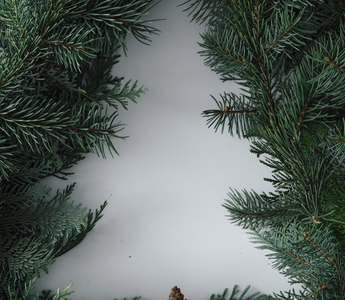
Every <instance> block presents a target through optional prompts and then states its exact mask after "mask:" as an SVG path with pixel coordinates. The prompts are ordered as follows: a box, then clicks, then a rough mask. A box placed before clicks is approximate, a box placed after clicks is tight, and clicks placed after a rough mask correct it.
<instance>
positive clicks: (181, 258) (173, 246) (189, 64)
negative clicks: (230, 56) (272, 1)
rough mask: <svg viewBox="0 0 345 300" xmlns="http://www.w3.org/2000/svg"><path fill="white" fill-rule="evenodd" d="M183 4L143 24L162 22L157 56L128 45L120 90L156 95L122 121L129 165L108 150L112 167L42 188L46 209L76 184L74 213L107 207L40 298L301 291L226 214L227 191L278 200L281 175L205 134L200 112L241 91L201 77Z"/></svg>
mask: <svg viewBox="0 0 345 300" xmlns="http://www.w3.org/2000/svg"><path fill="white" fill-rule="evenodd" d="M180 3H183V0H179V1H171V0H163V1H162V2H161V3H159V4H158V5H157V6H155V7H154V8H153V9H152V10H151V11H150V13H149V15H147V16H145V18H144V19H146V20H152V19H161V18H165V19H166V20H164V21H159V22H154V23H152V24H151V25H152V26H153V27H155V28H158V29H159V30H161V33H160V35H159V36H156V35H152V36H151V39H152V44H151V46H146V45H143V44H141V43H139V42H138V41H137V40H136V39H135V38H134V37H133V36H132V35H128V36H127V40H126V41H127V45H128V54H127V55H128V56H127V57H126V56H125V55H122V56H121V57H120V58H119V63H118V64H117V65H116V66H115V67H114V68H113V70H112V75H113V77H115V76H118V77H122V76H124V77H125V79H124V81H123V83H125V82H127V81H128V80H129V79H132V83H133V82H134V81H135V80H138V87H140V86H142V85H144V86H145V87H147V88H148V89H149V91H148V92H147V93H146V94H145V95H143V96H141V97H140V98H139V99H137V100H138V103H137V104H135V103H130V104H129V109H128V111H126V110H124V109H122V108H121V109H120V110H119V117H117V118H116V120H117V121H122V122H123V123H125V124H128V125H127V126H126V128H125V129H124V130H123V131H122V132H121V133H122V134H123V135H130V137H129V138H128V139H126V140H115V139H113V140H112V142H113V144H114V146H115V148H116V149H117V151H118V152H119V154H120V156H117V155H116V154H114V158H112V157H111V155H110V153H109V151H108V149H107V148H106V150H105V151H106V159H103V158H102V157H98V156H97V155H96V154H92V153H90V154H88V155H87V156H86V159H85V160H83V161H81V162H79V163H78V165H77V166H74V167H73V168H71V169H69V170H68V171H67V172H74V173H75V174H74V175H70V176H68V181H62V180H59V179H57V178H54V177H53V178H48V179H45V180H42V181H41V184H43V185H47V186H50V187H52V192H51V194H50V198H49V199H47V200H50V199H51V198H52V197H53V196H54V195H55V194H56V190H57V189H59V191H60V192H62V191H63V190H64V189H65V188H66V187H67V185H70V184H72V183H74V182H76V186H75V189H74V191H73V193H72V196H71V198H70V200H69V201H70V202H71V201H74V205H77V204H79V203H82V208H84V207H87V210H86V212H88V210H89V209H91V210H92V211H93V212H95V210H96V209H99V207H100V205H101V204H103V203H104V201H105V200H107V202H108V205H107V206H106V208H105V210H104V211H103V217H102V219H101V220H100V221H99V222H98V223H97V224H96V226H95V228H94V229H93V230H92V231H91V232H90V233H89V234H88V235H87V236H86V238H85V239H84V240H83V242H82V243H80V244H79V245H78V246H77V247H76V248H74V249H73V250H71V251H69V252H68V253H66V254H64V255H63V256H61V257H59V258H57V259H56V261H55V263H54V264H53V265H51V266H49V267H48V270H49V274H48V275H46V274H45V273H44V272H43V271H41V278H37V279H36V282H35V287H36V288H35V289H34V290H33V292H35V293H37V292H41V291H42V290H43V289H45V290H48V289H51V290H52V292H54V293H55V292H56V290H57V288H59V287H60V288H63V287H65V286H66V285H68V284H70V283H73V285H72V287H71V288H70V289H69V290H68V291H75V292H74V293H73V294H71V295H70V296H67V299H69V300H76V299H80V300H81V299H82V300H95V299H97V300H111V299H115V298H117V299H119V300H122V299H123V298H126V297H127V298H128V299H132V298H133V297H135V296H142V300H164V299H168V298H169V294H170V291H171V288H172V287H174V286H175V285H177V286H178V287H179V288H181V291H182V293H183V294H184V296H185V298H186V299H188V300H206V299H210V296H211V294H222V292H223V291H224V289H225V288H228V289H229V291H228V297H229V296H230V294H231V291H232V288H233V286H234V285H235V284H237V285H238V287H239V290H240V293H242V291H243V290H244V289H245V288H246V287H247V286H248V285H251V288H250V289H249V291H248V293H247V296H249V295H251V294H253V293H255V292H260V293H264V294H272V293H273V292H276V293H279V292H280V291H288V290H289V289H292V288H295V289H296V290H299V286H297V285H294V286H290V284H289V283H288V279H287V278H285V277H283V276H282V275H281V274H279V272H278V271H277V270H275V269H273V268H272V266H271V265H272V262H273V260H271V259H269V258H268V257H266V256H265V255H266V254H269V253H271V252H270V251H264V250H259V249H256V248H255V247H256V246H259V245H258V244H253V243H251V241H250V239H249V237H250V235H248V234H246V232H248V231H249V230H243V229H242V228H241V227H238V226H236V225H234V224H232V223H231V222H230V221H229V220H228V217H226V215H227V214H228V212H227V211H226V209H225V208H223V207H222V206H221V205H222V204H223V203H224V202H225V200H224V199H230V198H229V197H228V196H227V193H228V192H229V191H230V189H229V187H231V188H232V189H236V190H237V191H239V192H241V191H242V190H243V189H246V190H247V191H250V190H251V189H253V190H254V191H256V192H258V193H261V192H262V191H265V192H266V193H268V192H269V191H275V190H274V189H273V187H272V185H271V183H269V182H266V181H264V180H263V178H264V177H267V178H272V176H271V175H272V173H271V171H272V169H270V168H268V167H266V166H265V165H264V164H262V163H260V161H259V159H258V158H257V157H256V155H255V154H252V153H250V151H249V150H250V145H251V142H250V141H248V140H247V139H243V138H242V139H239V138H238V137H237V136H236V134H235V135H234V137H231V136H230V134H228V133H227V132H226V131H224V133H223V134H221V132H220V131H219V132H216V133H215V131H214V129H213V128H208V127H207V125H206V118H204V117H202V116H201V113H202V111H203V110H206V109H214V108H216V105H215V103H214V100H213V99H212V98H211V96H210V95H213V96H214V97H215V98H217V99H218V100H220V99H221V98H220V96H219V94H223V93H224V92H233V93H236V94H237V95H240V93H243V91H242V90H240V87H241V86H239V85H238V84H236V83H235V82H227V83H222V81H221V80H220V79H219V78H220V77H219V75H217V74H216V73H215V72H213V71H211V69H210V68H208V67H206V66H204V57H202V56H200V55H199V54H198V53H197V52H198V51H201V50H204V49H203V48H201V47H200V46H199V45H198V44H197V42H202V39H201V37H200V35H199V34H200V33H203V32H204V29H205V27H204V24H205V23H203V24H202V25H200V24H196V23H195V22H194V21H193V22H192V23H190V21H191V19H192V16H188V14H189V12H190V10H189V11H186V12H183V10H184V9H185V8H187V7H188V6H189V5H188V4H187V5H184V6H182V7H177V5H178V4H180ZM120 53H123V52H122V50H121V51H120ZM109 87H110V86H109ZM113 111H114V109H113V108H111V107H110V108H109V109H108V116H109V115H111V113H112V112H113ZM234 132H236V131H235V130H234ZM264 158H265V157H264V156H261V157H260V159H262V160H263V159H264ZM241 193H242V192H241ZM242 194H243V193H242ZM86 212H85V213H86ZM240 293H239V294H238V295H237V297H239V295H240Z"/></svg>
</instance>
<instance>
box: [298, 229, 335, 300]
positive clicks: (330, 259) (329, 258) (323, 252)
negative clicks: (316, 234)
mask: <svg viewBox="0 0 345 300" xmlns="http://www.w3.org/2000/svg"><path fill="white" fill-rule="evenodd" d="M303 235H304V237H305V238H306V239H307V241H308V242H309V243H310V244H312V245H313V246H314V247H315V248H316V249H317V250H319V251H320V252H322V254H324V255H325V256H326V257H327V259H328V260H329V261H330V262H331V263H332V264H333V266H334V268H335V270H336V271H337V275H338V278H339V282H341V281H340V274H339V271H338V269H337V266H336V265H335V263H334V262H333V260H332V258H331V257H330V256H329V255H328V254H327V253H326V252H325V251H323V250H322V249H321V248H320V247H319V246H317V245H316V244H315V243H314V242H313V241H312V240H311V239H310V238H309V236H308V234H307V233H306V232H304V233H303ZM340 299H342V294H341V289H340Z"/></svg>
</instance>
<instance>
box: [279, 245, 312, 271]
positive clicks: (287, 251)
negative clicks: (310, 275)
mask: <svg viewBox="0 0 345 300" xmlns="http://www.w3.org/2000/svg"><path fill="white" fill-rule="evenodd" d="M284 251H285V252H286V253H288V254H289V255H291V256H292V257H293V258H295V259H297V260H298V261H300V262H302V263H304V264H305V265H307V266H308V267H310V265H309V264H308V263H307V262H306V261H305V260H303V259H300V258H299V257H297V256H296V255H295V254H292V253H291V252H290V251H289V250H287V249H284ZM314 269H316V268H314Z"/></svg>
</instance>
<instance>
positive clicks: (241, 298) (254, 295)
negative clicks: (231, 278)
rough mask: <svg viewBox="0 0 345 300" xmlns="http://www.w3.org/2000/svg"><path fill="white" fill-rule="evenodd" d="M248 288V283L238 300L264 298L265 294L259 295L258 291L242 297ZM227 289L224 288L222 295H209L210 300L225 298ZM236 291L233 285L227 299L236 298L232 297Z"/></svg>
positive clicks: (233, 299) (224, 299)
mask: <svg viewBox="0 0 345 300" xmlns="http://www.w3.org/2000/svg"><path fill="white" fill-rule="evenodd" d="M249 288H250V285H248V286H247V287H246V289H245V290H244V291H243V293H242V294H241V296H240V298H238V300H261V299H266V295H259V294H260V293H259V292H257V293H255V294H253V295H251V296H249V297H246V298H244V295H245V294H246V293H247V292H248V290H249ZM227 291H228V289H225V290H224V292H223V294H222V295H219V294H218V295H217V297H216V296H215V295H214V294H212V296H211V297H210V300H226V298H225V295H226V293H227ZM237 293H238V290H237V285H235V286H234V288H233V289H232V293H231V295H230V298H229V300H236V299H237V298H234V296H235V295H236V294H237Z"/></svg>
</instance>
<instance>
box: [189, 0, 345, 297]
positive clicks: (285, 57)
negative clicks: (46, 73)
mask: <svg viewBox="0 0 345 300" xmlns="http://www.w3.org/2000/svg"><path fill="white" fill-rule="evenodd" d="M188 2H192V4H191V5H190V6H189V8H188V9H193V10H192V12H191V13H193V14H194V16H193V19H192V21H193V20H196V21H197V22H198V21H200V20H201V19H202V22H204V21H205V20H206V19H208V21H209V22H208V23H207V26H206V30H205V33H204V34H202V35H201V37H202V39H203V43H201V44H199V45H200V46H201V47H202V48H204V49H203V51H200V52H199V53H200V54H201V55H202V56H206V58H205V65H206V66H208V67H210V68H211V69H212V71H215V72H216V73H217V74H220V76H221V77H220V79H221V80H222V81H223V82H225V81H235V82H236V83H238V84H239V85H242V86H245V87H247V90H245V89H242V88H241V90H243V91H246V92H247V93H248V94H249V96H248V95H243V94H241V95H242V96H243V100H242V99H241V98H240V97H238V96H237V95H235V94H233V93H224V97H223V96H221V98H222V99H221V101H218V100H216V99H215V98H214V97H212V98H213V99H214V100H215V101H216V104H217V106H218V108H216V109H210V110H206V111H204V112H203V115H204V116H205V117H207V124H209V126H214V128H215V130H218V129H219V128H222V132H223V130H224V128H225V126H227V129H228V132H229V133H230V135H233V129H234V128H233V127H234V126H236V133H237V136H238V137H239V138H241V135H242V136H243V137H244V138H248V139H252V141H253V142H252V143H253V145H252V146H251V149H250V152H251V153H254V154H256V155H257V157H258V158H259V157H260V156H261V155H262V154H265V155H266V157H265V160H260V162H261V163H263V164H265V165H266V166H268V167H270V168H272V178H264V180H265V181H269V182H271V183H272V185H273V187H274V188H275V189H276V192H275V193H272V192H270V193H269V194H270V195H267V194H266V193H264V192H263V193H262V194H258V193H256V192H255V191H253V193H249V192H247V191H246V190H243V191H242V193H239V192H238V191H236V190H235V192H233V189H231V191H232V193H229V194H228V195H229V198H230V199H229V200H226V203H225V204H224V205H223V206H224V207H225V208H226V209H227V211H228V213H229V217H230V219H231V221H232V222H233V223H236V225H240V226H242V227H243V228H248V229H250V230H252V231H253V232H254V234H256V236H257V240H256V242H258V243H261V244H264V245H265V246H262V247H259V248H260V249H269V250H272V251H273V252H274V254H272V255H271V256H274V258H275V259H276V263H275V265H274V266H275V267H276V268H278V269H279V270H280V272H282V274H284V275H285V276H288V277H289V278H290V282H291V284H294V283H301V284H302V287H303V292H302V293H301V295H297V294H296V293H295V292H294V291H293V292H288V293H287V295H283V293H281V295H279V296H278V295H275V298H280V299H301V300H302V299H307V298H310V297H313V299H334V300H336V299H337V300H338V299H341V300H342V299H344V297H345V263H344V259H345V257H344V252H343V250H344V245H345V242H344V241H345V230H344V228H345V227H344V225H345V224H344V223H345V219H344V217H345V214H344V209H345V208H344V204H345V203H344V195H345V193H344V192H345V187H344V184H345V164H344V162H345V143H344V141H345V126H344V125H345V119H344V116H345V106H344V104H345V101H344V93H345V88H344V87H345V85H344V69H343V66H344V64H345V59H344V57H345V51H344V49H345V22H344V21H345V14H344V12H345V3H344V1H337V0H336V1H320V0H315V1H304V0H297V1H291V0H284V1H266V0H249V1H226V0H219V1H212V0H188V1H186V2H185V3H188ZM185 3H183V4H185ZM234 75H236V76H234ZM238 81H243V82H238ZM278 93H280V95H278ZM244 100H246V101H244ZM244 171H245V170H244ZM267 297H268V298H272V297H271V296H267ZM219 298H220V299H222V298H221V297H219ZM223 298H224V297H223Z"/></svg>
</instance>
